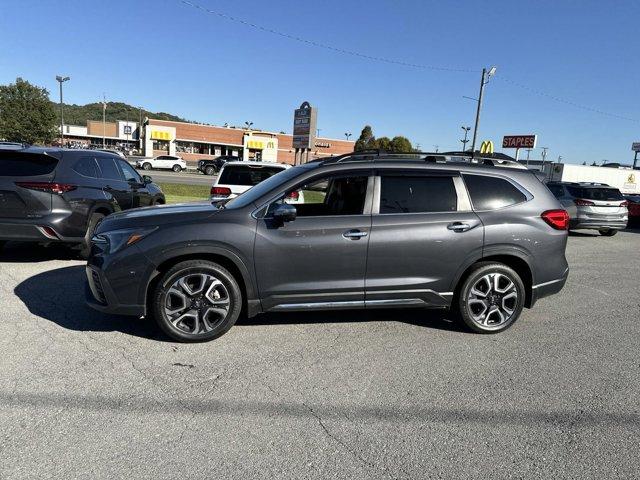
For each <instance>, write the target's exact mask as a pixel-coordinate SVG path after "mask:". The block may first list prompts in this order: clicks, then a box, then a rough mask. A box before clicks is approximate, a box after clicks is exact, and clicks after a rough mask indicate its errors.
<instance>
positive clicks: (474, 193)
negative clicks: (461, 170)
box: [464, 175, 527, 210]
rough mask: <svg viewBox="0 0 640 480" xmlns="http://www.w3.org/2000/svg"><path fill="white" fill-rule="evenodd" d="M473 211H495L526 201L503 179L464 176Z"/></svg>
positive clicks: (521, 194)
mask: <svg viewBox="0 0 640 480" xmlns="http://www.w3.org/2000/svg"><path fill="white" fill-rule="evenodd" d="M464 182H465V184H466V185H467V190H468V191H469V196H470V197H471V203H472V204H473V208H474V209H475V210H495V209H497V208H502V207H507V206H509V205H515V204H516V203H522V202H524V201H526V200H527V197H526V196H525V194H524V193H522V192H521V191H520V190H518V189H517V188H516V187H515V186H513V185H512V184H511V182H508V181H507V180H505V179H503V178H497V177H488V176H484V175H464Z"/></svg>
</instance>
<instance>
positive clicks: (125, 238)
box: [91, 227, 158, 253]
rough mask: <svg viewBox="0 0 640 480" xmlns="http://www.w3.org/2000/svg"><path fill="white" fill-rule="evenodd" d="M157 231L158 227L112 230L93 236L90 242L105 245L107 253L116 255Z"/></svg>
mask: <svg viewBox="0 0 640 480" xmlns="http://www.w3.org/2000/svg"><path fill="white" fill-rule="evenodd" d="M157 229H158V227H149V228H125V229H122V230H112V231H110V232H102V233H100V234H97V235H94V236H93V237H92V238H91V241H92V242H93V243H97V244H102V245H105V244H106V246H107V250H108V252H109V253H116V252H117V251H119V250H122V249H123V248H125V247H128V246H129V245H133V244H134V243H138V242H139V241H140V240H142V239H143V238H144V237H146V236H147V235H149V234H150V233H152V232H153V231H155V230H157Z"/></svg>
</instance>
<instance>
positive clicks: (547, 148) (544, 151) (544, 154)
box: [542, 147, 549, 167]
mask: <svg viewBox="0 0 640 480" xmlns="http://www.w3.org/2000/svg"><path fill="white" fill-rule="evenodd" d="M547 150H549V147H542V166H543V167H544V161H545V160H546V159H547Z"/></svg>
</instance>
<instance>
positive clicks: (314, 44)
mask: <svg viewBox="0 0 640 480" xmlns="http://www.w3.org/2000/svg"><path fill="white" fill-rule="evenodd" d="M179 1H180V3H182V4H184V5H187V6H188V7H191V8H194V9H197V10H200V11H202V12H204V13H207V14H209V15H215V16H217V17H220V18H223V19H225V20H229V21H232V22H236V23H240V24H242V25H245V26H247V27H250V28H253V29H256V30H261V31H263V32H266V33H269V34H271V35H276V36H278V37H282V38H287V39H289V40H293V41H296V42H299V43H303V44H306V45H310V46H312V47H316V48H322V49H325V50H330V51H333V52H336V53H342V54H345V55H351V56H353V57H359V58H364V59H366V60H373V61H375V62H383V63H389V64H392V65H401V66H404V67H411V68H419V69H423V70H437V71H445V72H461V73H477V70H472V69H468V68H457V67H443V66H436V65H424V64H419V63H411V62H405V61H402V60H394V59H391V58H386V57H377V56H374V55H367V54H366V53H361V52H356V51H354V50H348V49H345V48H339V47H334V46H332V45H327V44H324V43H320V42H316V41H314V40H309V39H307V38H302V37H298V36H296V35H291V34H288V33H284V32H281V31H279V30H274V29H272V28H268V27H265V26H263V25H259V24H257V23H253V22H249V21H247V20H243V19H242V18H238V17H234V16H232V15H227V14H226V13H222V12H219V11H215V10H211V9H209V8H207V7H204V6H202V5H200V4H198V3H195V2H192V1H190V0H179ZM496 78H497V79H500V80H503V81H504V82H506V83H509V84H511V85H513V86H516V87H518V88H521V89H523V90H526V91H528V92H529V93H532V94H534V95H538V96H541V97H545V98H548V99H550V100H554V101H556V102H559V103H563V104H565V105H570V106H572V107H575V108H579V109H581V110H585V111H588V112H591V113H597V114H599V115H604V116H607V117H612V118H617V119H619V120H626V121H629V122H636V123H638V122H640V120H638V119H636V118H631V117H626V116H624V115H618V114H615V113H610V112H606V111H604V110H599V109H597V108H593V107H589V106H587V105H582V104H579V103H576V102H574V101H572V100H567V99H565V98H561V97H558V96H556V95H551V94H549V93H546V92H543V91H541V90H538V89H535V88H532V87H529V86H528V85H524V84H522V83H519V82H516V81H514V80H510V79H509V78H505V77H503V76H502V75H500V76H497V77H496Z"/></svg>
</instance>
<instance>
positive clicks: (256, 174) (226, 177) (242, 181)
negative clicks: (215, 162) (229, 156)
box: [211, 162, 291, 202]
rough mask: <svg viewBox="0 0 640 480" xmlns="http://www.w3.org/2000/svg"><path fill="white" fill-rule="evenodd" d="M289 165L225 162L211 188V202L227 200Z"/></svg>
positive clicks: (289, 166)
mask: <svg viewBox="0 0 640 480" xmlns="http://www.w3.org/2000/svg"><path fill="white" fill-rule="evenodd" d="M288 168H291V165H286V164H283V163H270V162H227V163H225V164H224V166H223V167H222V170H220V175H218V178H216V180H215V181H214V182H213V186H212V187H211V200H213V201H216V202H217V201H220V200H229V199H231V198H235V197H237V196H238V195H240V194H242V193H244V192H246V191H247V190H249V189H250V188H251V187H253V186H254V185H257V184H258V183H260V182H262V181H264V180H266V179H267V178H269V177H272V176H273V175H275V174H276V173H280V172H282V171H283V170H286V169H288Z"/></svg>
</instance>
